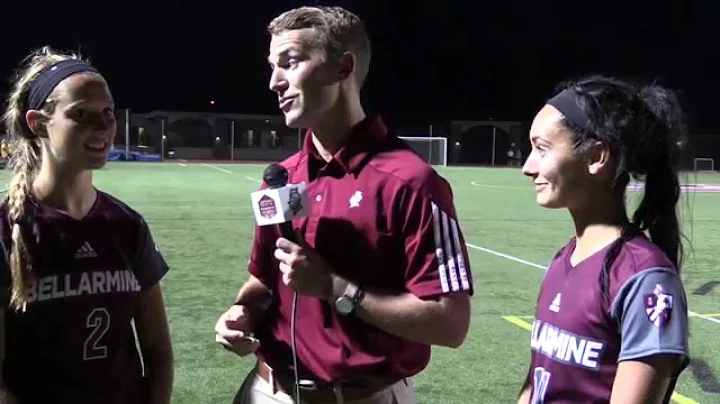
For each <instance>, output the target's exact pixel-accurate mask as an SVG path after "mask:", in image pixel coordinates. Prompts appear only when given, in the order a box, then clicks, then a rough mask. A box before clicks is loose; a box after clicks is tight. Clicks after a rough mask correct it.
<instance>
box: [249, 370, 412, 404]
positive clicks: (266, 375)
mask: <svg viewBox="0 0 720 404" xmlns="http://www.w3.org/2000/svg"><path fill="white" fill-rule="evenodd" d="M255 371H256V372H257V374H258V376H260V377H261V378H262V379H263V380H265V381H266V382H267V383H268V384H271V385H272V387H273V389H276V390H277V391H280V392H283V393H285V394H287V395H290V396H295V380H294V378H293V377H292V376H287V375H283V374H280V373H278V372H274V371H271V370H270V368H269V367H268V366H267V364H265V363H264V362H262V361H258V363H257V366H255ZM271 373H272V376H271ZM400 380H402V379H401V378H397V377H396V378H390V377H377V376H373V377H367V378H365V377H364V378H362V379H359V380H357V381H355V382H350V381H349V382H343V383H338V384H336V385H328V384H323V383H320V382H315V385H314V386H312V387H308V386H303V385H301V386H300V396H301V398H302V401H303V402H308V403H334V402H337V395H336V389H339V390H340V394H342V397H343V399H344V400H346V401H354V400H361V399H364V398H368V397H370V396H372V395H373V394H375V393H377V392H379V391H381V390H384V389H386V388H388V387H390V386H392V385H393V384H395V383H397V382H398V381H400ZM273 382H274V383H273Z"/></svg>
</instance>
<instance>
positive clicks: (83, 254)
mask: <svg viewBox="0 0 720 404" xmlns="http://www.w3.org/2000/svg"><path fill="white" fill-rule="evenodd" d="M94 257H97V254H96V253H95V250H93V248H92V246H91V245H90V243H89V242H87V241H86V242H85V244H83V245H82V246H80V248H79V249H78V250H77V252H76V253H75V259H80V258H94Z"/></svg>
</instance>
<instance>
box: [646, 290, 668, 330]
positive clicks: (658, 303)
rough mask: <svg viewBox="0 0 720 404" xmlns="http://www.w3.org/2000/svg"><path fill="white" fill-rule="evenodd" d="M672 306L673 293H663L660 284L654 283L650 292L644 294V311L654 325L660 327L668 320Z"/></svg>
mask: <svg viewBox="0 0 720 404" xmlns="http://www.w3.org/2000/svg"><path fill="white" fill-rule="evenodd" d="M672 308H673V295H671V294H668V293H664V292H663V288H662V286H660V285H655V289H654V290H653V292H652V293H648V294H646V295H645V312H646V313H647V315H648V319H649V320H650V322H652V323H653V324H654V325H655V327H658V328H659V327H662V326H664V325H665V324H667V323H668V322H669V321H670V314H671V313H672Z"/></svg>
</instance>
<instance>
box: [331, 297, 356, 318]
mask: <svg viewBox="0 0 720 404" xmlns="http://www.w3.org/2000/svg"><path fill="white" fill-rule="evenodd" d="M335 309H336V310H337V311H338V313H340V314H348V313H350V312H351V311H352V309H353V304H352V302H351V301H350V299H348V298H347V297H345V296H343V297H341V298H339V299H337V300H336V301H335Z"/></svg>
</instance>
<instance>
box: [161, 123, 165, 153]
mask: <svg viewBox="0 0 720 404" xmlns="http://www.w3.org/2000/svg"><path fill="white" fill-rule="evenodd" d="M160 161H165V118H160Z"/></svg>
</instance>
